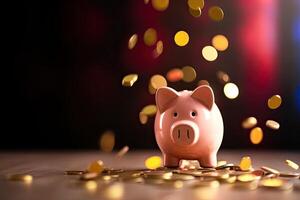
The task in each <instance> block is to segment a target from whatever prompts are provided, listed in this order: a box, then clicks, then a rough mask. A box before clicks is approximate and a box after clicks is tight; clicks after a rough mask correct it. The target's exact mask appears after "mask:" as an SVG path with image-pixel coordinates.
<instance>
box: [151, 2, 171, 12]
mask: <svg viewBox="0 0 300 200" xmlns="http://www.w3.org/2000/svg"><path fill="white" fill-rule="evenodd" d="M151 3H152V7H153V8H154V9H155V10H157V11H164V10H166V9H167V8H168V6H169V0H152V1H151Z"/></svg>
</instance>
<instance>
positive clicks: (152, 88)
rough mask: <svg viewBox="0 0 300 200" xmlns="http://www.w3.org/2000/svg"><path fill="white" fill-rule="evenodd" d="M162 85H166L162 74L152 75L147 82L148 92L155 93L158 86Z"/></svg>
mask: <svg viewBox="0 0 300 200" xmlns="http://www.w3.org/2000/svg"><path fill="white" fill-rule="evenodd" d="M164 86H167V80H166V79H165V78H164V77H163V76H162V75H159V74H156V75H153V76H152V77H151V78H150V82H149V92H150V94H155V92H156V90H157V89H158V88H160V87H164Z"/></svg>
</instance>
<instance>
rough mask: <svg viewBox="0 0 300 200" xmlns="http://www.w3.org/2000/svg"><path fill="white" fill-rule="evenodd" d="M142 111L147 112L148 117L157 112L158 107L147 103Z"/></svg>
mask: <svg viewBox="0 0 300 200" xmlns="http://www.w3.org/2000/svg"><path fill="white" fill-rule="evenodd" d="M141 112H142V113H145V114H146V115H147V116H148V117H152V116H154V115H155V114H156V112H157V108H156V105H147V106H145V107H144V108H143V109H142V111H141Z"/></svg>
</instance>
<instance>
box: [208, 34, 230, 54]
mask: <svg viewBox="0 0 300 200" xmlns="http://www.w3.org/2000/svg"><path fill="white" fill-rule="evenodd" d="M211 43H212V45H213V46H214V47H215V48H216V49H217V50H218V51H225V50H226V49H227V48H228V44H229V43H228V39H227V38H226V37H225V36H224V35H215V36H214V37H213V38H212V41H211Z"/></svg>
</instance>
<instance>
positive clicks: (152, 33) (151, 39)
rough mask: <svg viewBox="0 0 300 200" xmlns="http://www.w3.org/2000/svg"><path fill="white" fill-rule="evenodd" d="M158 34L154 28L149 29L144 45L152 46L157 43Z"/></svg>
mask: <svg viewBox="0 0 300 200" xmlns="http://www.w3.org/2000/svg"><path fill="white" fill-rule="evenodd" d="M156 40H157V33H156V30H155V29H154V28H148V29H147V30H146V31H145V33H144V43H145V44H146V45H147V46H152V45H154V44H155V43H156Z"/></svg>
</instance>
